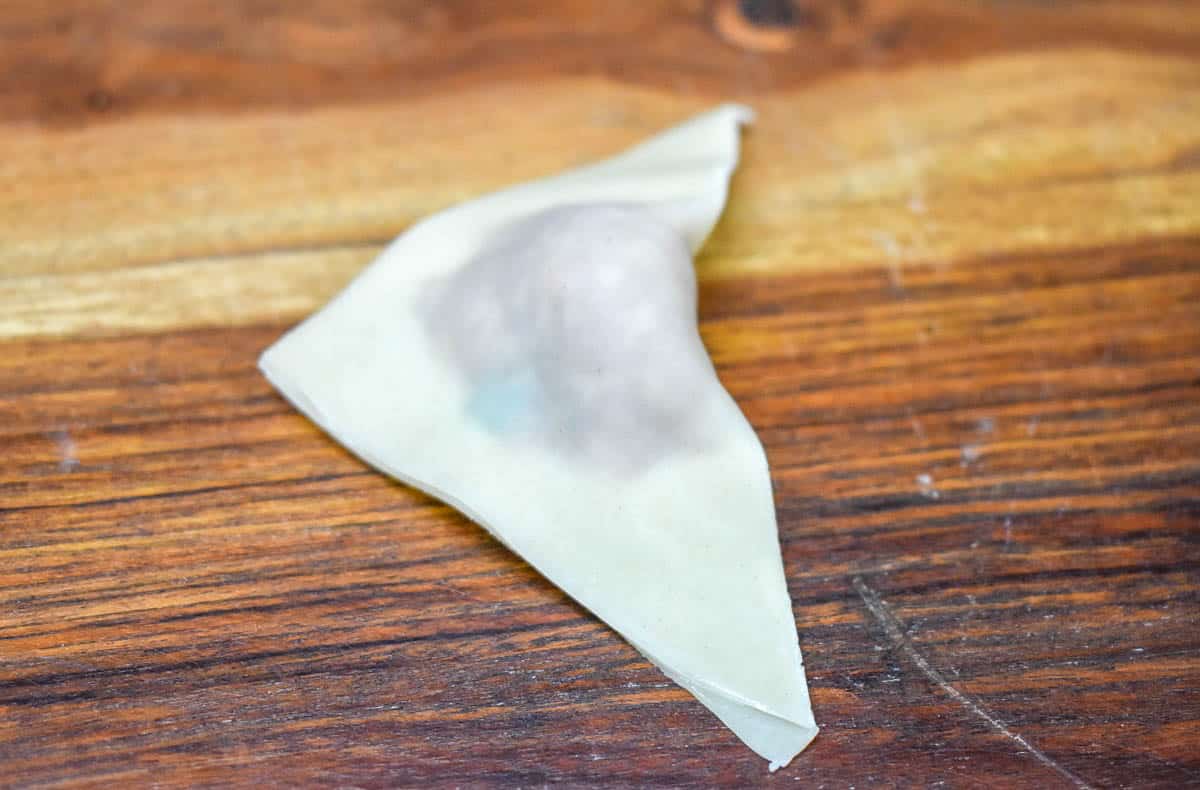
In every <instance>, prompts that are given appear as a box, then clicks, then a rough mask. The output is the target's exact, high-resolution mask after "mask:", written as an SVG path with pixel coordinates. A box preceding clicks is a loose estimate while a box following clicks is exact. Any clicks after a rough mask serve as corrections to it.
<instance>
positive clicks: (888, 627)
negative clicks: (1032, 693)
mask: <svg viewBox="0 0 1200 790" xmlns="http://www.w3.org/2000/svg"><path fill="white" fill-rule="evenodd" d="M851 584H853V585H854V590H855V592H857V593H858V595H859V597H860V598H862V600H863V604H864V605H865V606H866V607H867V611H868V612H870V613H871V616H872V617H874V618H875V620H876V622H878V623H879V625H880V626H882V627H883V630H884V632H885V633H886V634H887V636H888V639H889V640H891V642H892V644H893V645H894V646H896V647H898V648H900V650H901V651H902V652H903V653H904V654H905V655H906V656H908V657H909V659H910V660H911V661H912V662H913V663H914V664H916V665H917V669H919V670H921V673H922V674H923V675H925V677H927V678H929V680H930V681H932V682H933V683H934V685H936V686H937V687H938V688H940V689H941V690H942V691H944V692H946V693H947V694H949V695H950V697H951V699H953V700H954V701H955V702H957V703H959V704H960V705H962V706H963V707H964V708H966V709H967V710H969V711H970V712H971V713H973V714H975V715H976V716H978V717H979V718H981V719H983V720H984V721H985V722H987V723H988V726H990V727H991V728H992V729H993V730H995V731H996V732H998V733H1000V734H1001V735H1003V736H1004V737H1005V738H1008V739H1009V740H1010V741H1012V742H1014V743H1015V744H1017V745H1018V746H1020V747H1021V749H1022V751H1025V752H1026V753H1028V754H1030V755H1032V756H1033V757H1034V758H1036V759H1037V760H1038V762H1040V763H1042V764H1043V765H1046V766H1047V767H1049V768H1052V769H1054V770H1055V771H1057V772H1058V773H1059V774H1061V775H1062V776H1064V777H1066V778H1067V779H1068V780H1070V781H1071V782H1072V783H1074V784H1075V786H1076V787H1081V788H1091V785H1089V784H1088V783H1087V782H1085V781H1084V780H1083V779H1081V778H1080V777H1078V776H1076V775H1075V774H1074V773H1072V772H1071V771H1070V770H1068V769H1067V768H1065V767H1063V766H1062V765H1059V764H1058V763H1057V762H1055V761H1054V759H1052V758H1051V757H1050V756H1049V755H1047V754H1046V753H1045V752H1043V751H1042V750H1041V749H1038V748H1037V747H1036V746H1034V745H1033V744H1032V743H1030V742H1029V741H1027V740H1026V739H1025V737H1024V736H1022V735H1020V734H1019V733H1016V732H1013V731H1012V730H1011V729H1009V728H1008V726H1007V725H1005V723H1004V722H1002V721H1000V720H999V719H998V718H996V717H995V716H994V715H993V714H992V713H991V712H990V711H988V709H987V708H985V707H984V706H983V705H982V704H981V703H979V702H977V701H975V700H973V699H971V698H970V697H968V696H967V695H966V694H964V693H962V692H961V691H959V690H958V689H956V688H955V687H954V686H952V685H951V684H950V682H949V681H947V680H946V678H945V677H944V676H943V675H942V673H941V672H939V671H938V670H937V669H935V668H934V667H933V665H932V664H930V663H929V661H927V660H926V659H925V657H924V656H923V655H921V654H920V653H919V652H918V651H917V648H916V647H914V646H913V643H912V642H911V641H909V639H908V637H906V636H905V635H904V629H903V628H902V627H901V625H900V621H899V620H897V619H896V616H895V615H894V614H892V612H891V610H889V609H888V608H887V604H885V603H884V602H883V599H882V598H880V597H879V593H877V592H875V590H874V589H872V588H871V586H870V585H868V584H867V583H866V582H865V581H863V578H862V577H861V576H855V577H854V578H853V579H851Z"/></svg>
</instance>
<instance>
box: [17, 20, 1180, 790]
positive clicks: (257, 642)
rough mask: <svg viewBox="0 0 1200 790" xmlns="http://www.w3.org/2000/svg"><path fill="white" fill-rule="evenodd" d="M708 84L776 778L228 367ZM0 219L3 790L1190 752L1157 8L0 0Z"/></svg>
mask: <svg viewBox="0 0 1200 790" xmlns="http://www.w3.org/2000/svg"><path fill="white" fill-rule="evenodd" d="M498 6H499V7H498ZM728 99H734V100H740V101H744V102H746V103H749V104H751V105H752V106H753V107H754V108H755V109H756V110H757V111H758V113H759V120H758V123H757V125H756V126H755V127H754V128H753V129H752V130H750V131H749V132H748V133H747V135H746V136H745V140H744V150H745V162H744V166H743V167H742V169H741V170H740V171H739V173H738V175H737V176H736V178H735V181H734V185H733V190H732V195H731V198H730V205H729V209H728V211H727V212H726V216H725V218H724V220H723V221H722V223H721V225H720V226H719V228H718V229H717V231H716V233H715V235H714V237H713V238H712V239H711V241H710V243H709V244H708V246H707V247H706V248H705V250H704V252H703V254H702V255H701V257H700V260H699V261H698V263H697V266H698V271H699V274H700V280H701V284H702V285H701V299H700V312H701V317H702V331H703V335H704V339H705V341H706V343H707V345H708V347H709V349H710V350H711V352H712V355H713V357H714V359H715V360H716V363H717V367H718V370H719V372H720V375H721V378H722V379H723V381H724V382H725V384H726V385H727V387H728V388H729V389H730V391H731V392H732V393H733V395H734V396H735V397H736V398H737V400H738V402H739V403H740V404H741V405H742V408H743V409H744V410H745V412H746V414H747V416H748V417H749V419H750V420H751V422H752V423H753V424H754V426H755V427H756V428H757V430H758V431H759V434H760V435H761V437H762V439H763V442H764V444H765V445H766V448H767V453H768V455H769V457H770V459H771V462H772V465H773V473H774V484H775V490H776V496H777V503H778V511H779V526H780V537H781V540H782V544H783V550H784V558H785V563H786V570H787V577H788V580H789V584H790V590H791V594H792V596H793V598H794V600H795V612H796V621H797V625H798V628H799V631H800V635H801V641H802V644H803V647H804V652H805V658H806V663H807V666H808V671H809V679H810V682H811V685H812V691H813V701H814V708H815V711H816V716H817V720H818V722H819V723H820V724H821V726H822V727H823V732H822V734H821V735H820V737H819V738H818V739H817V741H815V742H814V744H813V745H812V747H811V748H810V749H809V750H808V751H807V752H805V753H804V754H803V755H801V756H800V757H799V758H798V759H797V760H796V762H795V763H794V764H793V765H792V766H791V767H790V768H788V769H786V770H784V771H781V772H779V773H778V774H775V775H773V776H769V775H768V774H767V772H766V766H765V763H764V762H763V761H761V760H759V759H758V758H757V757H755V756H754V755H753V754H752V753H751V752H750V751H749V750H747V749H746V748H745V747H743V746H742V745H740V744H739V743H738V742H737V741H736V739H735V738H734V737H733V736H732V735H731V734H730V733H729V732H728V731H727V730H725V729H724V728H723V727H722V726H721V725H720V724H719V723H718V722H717V721H716V720H715V719H714V718H713V717H712V716H711V715H709V714H708V713H707V712H706V711H705V710H704V709H703V708H702V707H701V706H700V705H699V704H697V703H696V702H695V701H694V700H692V699H691V697H689V695H688V694H687V693H685V692H683V691H682V690H680V689H679V688H677V687H676V686H674V685H673V684H671V683H670V682H668V681H667V680H666V679H665V678H664V677H663V676H662V675H661V674H660V673H659V672H658V671H657V670H655V669H654V668H653V667H651V666H650V665H648V664H647V663H646V662H645V661H644V660H642V659H641V658H640V657H639V656H638V655H637V653H635V651H634V650H633V649H631V648H630V647H629V646H628V645H627V644H625V643H623V642H622V641H621V640H620V639H619V638H618V637H616V636H615V635H614V634H613V633H612V632H611V631H609V630H608V629H607V628H606V627H604V626H603V625H602V624H601V623H599V622H598V621H597V620H596V619H594V618H593V617H591V616H589V615H588V614H587V613H586V612H584V611H583V610H581V609H580V608H579V607H578V606H576V605H574V604H573V603H572V602H571V601H569V600H568V599H567V598H566V597H565V596H564V595H563V594H562V593H560V592H559V591H558V590H557V589H555V588H554V587H552V586H551V585H550V584H548V583H546V582H545V581H543V580H542V579H541V578H540V577H539V576H538V575H537V574H536V573H534V572H533V571H532V570H530V568H528V567H527V566H526V565H524V564H523V563H522V562H521V561H520V560H518V559H517V558H516V557H514V556H513V555H511V554H510V553H508V552H507V551H506V550H504V549H503V548H502V547H501V546H499V545H498V544H497V543H496V542H495V541H494V540H492V539H490V538H489V537H488V536H487V535H486V534H485V533H484V532H483V531H482V530H481V529H479V528H477V527H475V526H474V525H472V524H471V523H469V522H468V521H467V520H465V519H464V518H462V517H460V516H459V515H457V514H455V513H454V512H453V511H451V510H450V509H449V508H447V507H444V506H442V505H440V504H438V503H436V502H434V501H432V500H430V499H428V498H426V497H424V496H422V495H420V494H418V493H416V492H415V491H413V490H411V489H408V488H406V487H404V486H402V485H398V484H395V483H392V482H389V481H388V480H386V479H384V478H383V477H381V476H380V475H378V474H376V473H374V472H372V471H370V470H369V469H367V468H365V467H364V466H363V465H362V464H361V463H359V462H358V461H357V460H355V459H354V458H352V457H351V456H349V455H348V454H347V453H345V452H344V451H343V450H341V449H340V448H339V447H338V446H336V445H335V444H334V443H332V442H331V441H329V440H328V439H327V438H326V437H324V436H323V435H322V434H321V433H319V432H318V431H317V430H316V429H315V428H313V426H312V425H310V424H309V423H308V422H307V421H306V420H305V419H303V418H302V417H301V416H300V415H299V414H297V413H296V412H294V411H293V410H292V409H291V408H289V407H288V406H287V404H285V403H284V402H283V401H282V400H281V399H280V398H279V397H278V396H277V395H276V394H275V393H274V392H273V391H272V390H271V389H270V387H268V385H267V383H266V382H265V381H264V380H263V378H262V377H261V376H260V375H259V374H258V373H257V372H256V370H255V367H254V363H255V359H256V357H257V355H258V354H259V352H260V351H261V350H262V349H263V348H264V347H266V346H267V345H268V344H269V343H271V342H272V341H273V340H274V339H275V338H276V337H278V336H279V335H280V333H282V332H283V331H284V330H285V329H286V328H287V327H289V326H291V325H292V324H294V323H295V322H296V321H297V320H299V319H300V318H301V317H302V316H304V315H305V314H307V313H308V312H309V311H311V310H313V309H314V308H316V307H318V306H319V305H321V304H322V303H323V302H324V301H325V300H326V299H328V298H329V297H330V296H331V295H332V294H334V293H335V292H336V291H338V290H339V289H340V288H341V287H342V286H343V285H344V284H345V283H346V282H347V281H348V280H349V279H350V278H351V277H352V276H353V275H354V274H355V272H357V271H358V270H359V269H361V268H362V266H364V265H365V264H366V263H367V262H368V261H369V260H370V259H371V258H372V257H373V256H374V255H375V254H376V253H377V252H378V251H379V250H380V249H381V247H382V245H383V244H384V243H385V242H386V241H387V240H388V239H390V238H391V237H392V236H394V235H395V234H397V233H398V232H400V231H402V230H403V229H404V228H405V227H406V226H407V225H408V224H409V223H411V222H413V221H414V220H416V219H418V218H419V217H421V216H423V215H425V214H428V213H430V212H433V211H436V210H438V209H440V208H442V207H444V206H447V205H449V204H452V203H454V202H456V201H459V200H461V199H464V198H468V197H472V196H475V195H478V194H480V193H483V192H486V191H488V190H491V189H493V188H497V187H501V186H504V185H507V184H510V183H512V182H515V181H520V180H523V179H528V178H533V177H536V176H540V175H544V174H547V173H551V172H554V171H556V170H558V169H560V168H564V167H568V166H571V165H576V164H579V163H582V162H587V161H590V160H592V159H594V158H597V157H601V156H604V155H607V154H609V153H613V152H615V151H618V150H620V149H621V148H622V147H624V146H626V145H628V144H630V143H632V142H634V141H637V140H639V139H640V138H642V137H643V136H645V135H647V134H649V133H652V132H654V131H657V130H659V129H661V128H663V127H665V126H668V125H670V124H672V123H674V122H676V121H678V120H680V119H682V118H684V117H686V116H688V115H689V114H691V113H693V112H695V111H698V110H700V109H703V108H705V107H708V106H710V105H711V104H714V103H716V102H718V101H722V100H728ZM0 230H2V231H3V233H2V236H0V238H2V242H0V765H3V766H4V769H5V770H4V773H3V775H0V785H11V786H35V785H36V786H41V785H51V784H67V785H93V786H105V787H110V786H145V785H149V784H152V783H157V784H161V785H162V786H180V785H186V784H191V785H210V786H227V785H230V784H233V785H239V786H250V785H258V786H264V785H265V786H280V785H297V784H299V785H319V786H341V787H392V786H422V787H425V786H478V785H485V784H495V785H512V786H518V785H519V786H535V785H543V784H550V783H566V784H569V785H573V786H587V785H604V784H615V785H623V786H630V785H638V786H645V785H675V784H680V785H692V786H718V785H723V786H748V785H758V784H763V785H768V784H770V785H775V786H788V787H799V786H803V787H819V786H828V787H851V786H856V787H885V786H914V785H921V786H957V787H967V786H972V787H977V786H998V787H1036V788H1043V787H1055V786H1064V787H1071V786H1093V787H1114V786H1129V787H1134V786H1146V787H1149V786H1157V787H1181V786H1185V785H1189V784H1192V785H1194V784H1197V783H1198V782H1200V691H1198V688H1200V540H1198V538H1200V6H1197V5H1195V4H1192V3H1184V2H1167V1H1166V0H1162V1H1160V2H1150V1H1147V2H1132V1H1131V0H1094V1H1093V2H1088V3H1075V2H1032V0H1022V1H1016V0H1014V1H1012V2H983V1H982V0H980V1H979V2H969V3H968V2H961V0H890V1H888V0H857V1H856V2H845V1H843V2H833V1H832V0H829V1H828V2H817V1H816V0H811V1H809V0H796V2H792V3H787V2H762V1H759V2H751V1H750V0H746V2H741V3H734V2H724V1H723V0H719V1H718V2H711V3H703V2H670V3H668V2H661V3H656V2H647V0H639V1H638V2H633V1H632V0H610V1H609V2H604V3H595V4H590V3H585V2H566V3H553V2H523V3H513V4H494V3H490V2H483V1H482V0H459V1H457V2H446V3H422V2H415V1H414V2H383V1H382V0H303V1H300V0H293V1H292V2H288V3H277V2H251V0H242V1H241V2H227V3H220V4H213V3H207V2H200V1H199V0H172V1H171V2H166V1H165V0H95V1H94V2H85V1H84V0H61V1H60V2H55V3H28V2H20V3H18V2H5V1H3V0H0ZM529 494H530V496H536V492H529ZM753 658H754V657H753V656H747V660H751V661H752V660H753Z"/></svg>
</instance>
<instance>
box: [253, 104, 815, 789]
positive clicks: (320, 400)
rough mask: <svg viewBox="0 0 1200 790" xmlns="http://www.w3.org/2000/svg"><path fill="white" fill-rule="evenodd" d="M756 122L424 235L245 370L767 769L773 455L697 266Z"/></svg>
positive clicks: (485, 203) (778, 631)
mask: <svg viewBox="0 0 1200 790" xmlns="http://www.w3.org/2000/svg"><path fill="white" fill-rule="evenodd" d="M750 117H751V116H750V112H749V110H747V109H745V108H743V107H738V106H733V105H727V106H723V107H720V108H718V109H716V110H713V111H712V112H709V113H706V114H704V115H701V116H699V117H697V118H694V119H693V120H691V121H689V122H687V123H684V124H682V125H680V126H678V127H676V128H674V129H671V130H669V131H667V132H665V133H663V134H661V135H659V136H657V137H655V138H652V139H651V140H649V141H647V142H645V143H643V144H642V145H640V146H637V147H635V148H633V149H631V150H629V151H627V152H625V153H624V154H622V155H620V156H617V157H615V158H613V159H609V160H607V161H604V162H601V163H599V164H597V165H593V166H591V167H587V168H583V169H579V170H574V171H570V172H567V173H563V174H561V175H558V176H555V177H552V178H546V179H543V180H540V181H534V182H531V183H528V184H523V185H520V186H517V187H513V188H511V189H507V190H504V191H502V192H497V193H495V194H492V195H488V196H486V197H482V198H479V199H477V200H473V201H470V202H467V203H463V204H461V205H459V206H456V207H453V208H451V209H448V210H446V211H443V212H441V213H439V214H436V215H434V216H432V217H430V218H428V219H426V220H424V221H423V222H421V223H419V224H417V225H416V226H414V227H413V228H411V229H410V230H408V231H407V232H406V233H404V234H403V235H401V236H400V237H399V238H398V239H396V241H395V242H394V243H393V244H392V245H391V246H390V247H389V248H388V249H387V250H386V251H384V253H383V254H382V255H380V257H379V258H378V259H377V260H376V261H375V262H374V263H373V264H371V265H370V266H369V267H368V268H367V269H366V270H365V271H364V272H363V273H362V274H361V275H360V276H359V277H358V278H357V279H356V280H355V281H354V282H353V283H351V284H350V286H349V287H347V288H346V290H344V291H343V292H342V293H341V294H339V295H338V296H337V297H336V298H335V299H334V300H333V301H332V302H331V303H330V304H329V305H328V306H326V307H325V308H324V309H322V310H321V311H320V312H318V313H317V314H315V315H314V316H312V317H311V318H309V319H308V320H307V321H305V322H304V323H303V324H301V325H300V326H299V327H297V328H296V329H294V330H292V331H291V332H289V333H288V334H287V335H286V336H285V337H284V338H283V339H282V340H280V341H279V342H278V343H276V344H275V345H274V346H272V347H271V348H270V349H268V350H267V352H266V353H265V354H263V357H262V360H261V362H260V366H261V368H262V370H263V372H264V373H266V375H267V377H268V378H269V379H270V380H271V382H272V383H273V384H274V385H275V386H276V387H277V388H278V389H279V390H280V392H282V393H283V394H284V395H285V396H286V397H287V398H288V399H289V400H290V401H291V402H292V403H294V404H295V405H296V406H297V407H298V408H300V409H301V410H302V411H304V413H305V414H307V415H308V416H309V417H310V418H312V419H313V420H314V421H315V422H317V423H318V424H319V425H320V426H321V427H322V428H324V429H325V430H326V431H328V432H329V433H330V434H331V435H332V436H334V437H335V438H336V439H337V440H338V441H340V442H342V443H343V444H344V445H345V446H346V447H348V448H349V449H351V450H352V451H353V452H355V453H356V454H358V455H359V456H360V457H361V458H363V459H364V460H366V461H367V462H368V463H370V464H372V465H374V466H375V467H377V468H379V469H381V470H383V471H384V472H387V473H388V474H390V475H392V476H394V477H396V478H398V479H400V480H402V481H404V482H406V483H408V484H410V485H413V486H416V487H417V488H420V489H422V490H424V491H426V492H428V493H429V494H431V495H432V496H435V497H437V498H438V499H441V500H443V501H445V502H448V503H450V504H451V505H453V506H454V507H456V508H457V509H458V510H460V511H462V512H463V513H464V514H466V515H467V516H469V517H470V518H471V519H473V520H474V521H476V522H478V523H479V524H480V525H482V526H483V527H485V528H486V529H487V530H488V531H490V532H491V533H492V534H493V535H495V536H496V537H497V538H498V539H499V540H501V541H502V542H503V543H504V544H505V545H507V546H508V547H509V548H511V549H512V550H513V551H515V552H516V553H518V554H520V555H521V556H522V557H523V558H524V559H525V560H526V561H528V562H529V563H531V564H532V565H533V566H534V567H536V568H537V569H538V570H539V571H541V572H542V573H543V574H544V575H545V576H546V577H547V578H549V579H550V580H551V581H553V582H554V583H555V584H557V585H558V586H559V587H561V588H562V589H563V590H565V591H566V592H567V593H568V594H570V595H571V596H572V597H573V598H575V599H576V600H577V601H579V602H580V603H581V604H583V605H584V606H586V607H587V608H588V609H590V610H591V611H592V612H594V613H595V614H596V615H597V616H598V617H600V618H601V619H603V620H604V621H605V622H606V623H608V624H609V625H611V626H612V627H613V628H615V629H616V630H617V631H618V632H620V634H621V635H622V636H624V637H625V638H626V639H628V640H629V642H630V643H631V644H633V645H634V647H636V648H637V649H638V650H639V651H641V652H642V653H643V654H644V655H645V656H646V657H647V658H649V659H650V660H651V661H653V662H654V663H655V664H656V665H658V666H659V667H660V668H661V669H662V670H663V671H664V672H665V673H666V674H667V675H668V676H669V677H671V678H672V679H673V680H674V681H675V682H677V683H679V684H680V685H681V686H683V687H684V688H686V689H688V690H689V691H690V692H691V693H692V694H694V695H695V696H696V698H697V699H699V700H700V702H702V703H703V704H704V705H706V706H707V707H708V708H709V709H710V710H712V711H713V713H715V714H716V715H717V716H718V717H720V719H721V720H722V721H723V722H724V723H725V724H726V725H727V726H728V727H729V728H730V729H731V730H733V731H734V733H736V734H737V735H738V737H739V738H741V739H742V740H743V741H744V742H745V743H746V744H747V745H749V746H750V748H752V749H753V750H754V751H755V752H757V753H758V754H760V755H762V756H763V757H765V758H766V759H768V760H770V761H771V768H772V770H774V769H775V768H777V767H779V766H780V765H785V764H787V763H788V762H789V761H790V760H791V759H792V758H793V757H794V756H795V755H796V754H797V753H798V752H800V750H802V749H803V748H804V747H805V746H806V745H808V743H809V741H811V740H812V738H813V737H814V736H815V735H816V733H817V727H816V725H815V723H814V722H813V717H812V710H811V707H810V705H809V699H808V688H807V685H806V683H805V678H804V668H803V665H802V662H801V658H800V647H799V644H798V642H797V638H796V628H795V622H794V620H793V618H792V609H791V601H790V600H789V598H788V594H787V587H786V584H785V580H784V575H783V563H782V561H781V557H780V552H779V542H778V535H777V533H776V526H775V511H774V505H773V502H772V497H771V480H770V475H769V473H768V470H767V463H766V457H765V455H764V453H763V449H762V446H761V444H760V443H759V441H758V438H757V437H756V436H755V434H754V431H753V430H752V429H751V427H750V425H749V423H748V422H747V421H746V419H745V417H744V416H743V415H742V413H741V412H740V411H739V410H738V408H737V405H736V404H735V403H734V401H733V399H732V398H731V397H730V396H729V394H728V393H727V392H726V391H725V390H724V388H723V387H722V386H721V384H720V382H719V381H718V379H717V376H716V373H715V371H714V370H713V366H712V363H711V361H710V360H709V358H708V355H707V353H706V352H705V350H704V347H703V345H702V344H701V341H700V336H699V334H698V332H697V328H696V280H695V274H694V272H693V268H692V255H693V254H694V253H695V251H696V250H697V249H698V248H699V247H700V245H701V244H702V243H703V241H704V239H705V238H706V237H707V236H708V234H709V232H710V231H711V230H712V227H713V225H714V224H715V223H716V221H717V218H718V216H719V215H720V213H721V210H722V209H723V207H724V204H725V196H726V192H727V189H728V183H729V177H730V174H731V173H732V171H733V169H734V167H735V166H736V164H737V156H738V134H739V132H738V129H739V126H740V125H741V124H743V123H746V122H748V121H749V119H750ZM613 681H614V683H615V682H618V681H619V678H613Z"/></svg>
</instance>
